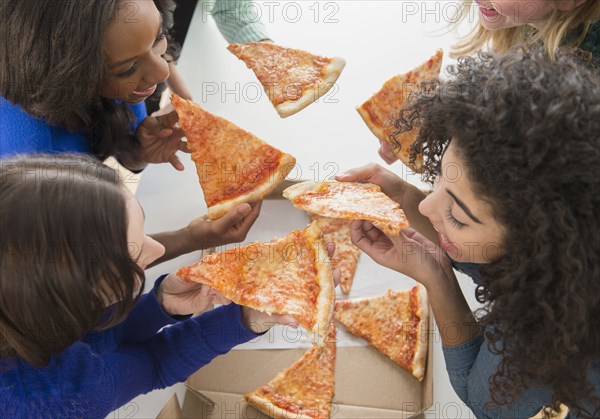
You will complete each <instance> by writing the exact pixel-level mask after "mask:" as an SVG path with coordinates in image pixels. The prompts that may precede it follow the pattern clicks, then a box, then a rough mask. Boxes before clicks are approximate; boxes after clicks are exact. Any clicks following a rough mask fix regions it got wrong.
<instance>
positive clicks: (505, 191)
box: [398, 47, 600, 417]
mask: <svg viewBox="0 0 600 419" xmlns="http://www.w3.org/2000/svg"><path fill="white" fill-rule="evenodd" d="M447 72H448V75H449V76H450V77H449V78H448V80H444V81H441V82H439V83H440V84H439V89H437V90H436V91H431V92H425V91H424V92H421V93H419V94H416V95H415V96H413V98H412V99H411V101H410V104H409V105H408V107H407V108H406V109H404V110H403V111H402V113H401V118H400V120H399V121H398V127H399V128H400V129H401V130H402V131H404V130H409V129H411V128H412V127H413V126H419V127H420V131H419V135H418V138H417V141H416V143H415V146H414V148H413V151H412V153H411V154H412V156H411V158H412V159H413V161H414V158H415V153H416V151H418V150H422V152H423V154H424V168H425V172H424V173H425V179H426V180H428V181H433V180H434V179H435V177H436V176H437V175H438V174H439V173H440V171H441V167H440V164H441V159H442V155H443V153H444V151H445V150H446V147H447V146H448V144H449V143H450V141H452V143H453V144H455V146H456V150H457V153H458V154H459V155H460V156H461V157H462V158H463V159H464V162H465V167H468V168H469V170H468V173H465V175H468V176H469V179H470V181H471V184H472V185H473V188H474V192H475V193H476V194H477V195H478V196H479V197H480V198H481V199H484V200H486V201H487V202H489V203H490V204H491V205H492V208H493V211H494V214H493V215H494V217H495V219H496V220H497V222H498V223H499V224H500V225H502V226H503V228H504V231H505V234H504V237H503V243H502V255H501V256H500V257H499V258H498V259H497V260H496V261H494V262H492V263H489V264H486V265H483V266H482V268H481V269H480V274H481V282H480V285H479V286H478V287H477V298H478V300H479V301H480V302H481V303H484V310H483V312H482V313H481V314H482V316H481V318H480V322H481V324H482V325H483V326H485V330H486V337H487V339H488V342H489V345H490V346H489V347H490V351H491V352H492V353H495V354H498V355H499V356H500V357H501V361H500V364H499V367H498V370H497V371H496V372H495V373H494V374H493V375H492V376H491V377H490V379H489V383H490V393H491V400H492V401H493V402H494V403H495V404H498V405H500V404H508V405H510V404H512V403H513V401H514V400H515V399H516V398H517V397H519V396H520V395H521V393H522V392H523V390H524V389H525V388H526V387H527V386H528V385H531V384H532V383H533V384H535V385H544V386H547V387H549V388H550V389H551V390H552V391H553V402H554V406H553V407H554V408H555V409H556V410H557V407H558V403H559V402H562V403H564V404H566V405H567V406H569V408H571V409H573V410H574V411H575V413H576V414H579V415H581V416H585V417H598V415H599V414H600V400H599V399H598V397H597V394H598V387H597V386H598V383H591V382H590V381H589V379H586V377H587V376H588V374H587V373H588V369H589V368H591V366H592V365H593V362H594V360H597V359H598V357H599V356H600V328H599V327H598V324H600V259H599V258H598V255H599V254H600V102H599V98H600V75H598V74H597V72H596V71H595V70H594V69H592V68H588V65H587V63H584V62H581V61H579V60H578V59H577V58H576V57H573V56H571V55H569V54H567V53H566V52H565V51H563V50H560V49H559V50H558V51H557V53H556V60H555V61H550V60H549V59H548V58H547V56H546V54H545V51H543V49H542V48H540V47H537V48H533V49H531V50H527V49H525V48H519V49H518V50H514V51H509V52H507V53H503V54H502V53H494V54H485V53H481V54H480V55H479V57H477V58H470V57H463V58H460V59H459V60H458V64H457V65H455V66H450V67H449V68H448V70H447ZM594 386H596V387H595V388H594Z"/></svg>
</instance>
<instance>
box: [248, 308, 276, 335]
mask: <svg viewBox="0 0 600 419" xmlns="http://www.w3.org/2000/svg"><path fill="white" fill-rule="evenodd" d="M256 313H258V312H257V311H256V310H254V309H252V308H249V307H242V310H241V318H240V320H241V323H242V325H243V326H244V327H245V328H246V329H248V330H250V331H251V332H252V333H255V334H257V335H259V334H262V333H265V332H266V331H268V330H269V329H270V328H271V327H272V326H273V325H275V322H270V321H265V320H263V321H260V320H259V319H257V318H255V316H254V314H256Z"/></svg>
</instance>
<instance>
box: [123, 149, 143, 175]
mask: <svg viewBox="0 0 600 419" xmlns="http://www.w3.org/2000/svg"><path fill="white" fill-rule="evenodd" d="M115 157H116V159H117V161H118V162H119V164H120V165H121V166H123V167H124V168H126V169H127V170H129V171H131V172H133V173H139V172H141V171H142V170H144V169H145V168H146V166H148V163H147V162H145V161H144V160H143V159H142V158H141V157H140V153H139V151H138V150H137V148H136V149H135V150H130V151H124V152H120V153H119V155H118V156H115Z"/></svg>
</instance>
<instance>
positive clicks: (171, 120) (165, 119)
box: [156, 110, 179, 128]
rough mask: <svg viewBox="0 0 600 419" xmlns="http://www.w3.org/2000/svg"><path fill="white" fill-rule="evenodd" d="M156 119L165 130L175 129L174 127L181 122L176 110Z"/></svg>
mask: <svg viewBox="0 0 600 419" xmlns="http://www.w3.org/2000/svg"><path fill="white" fill-rule="evenodd" d="M156 119H157V120H158V122H159V123H160V125H162V126H163V127H165V128H173V126H174V125H175V124H176V123H177V122H178V121H179V115H177V112H176V111H175V110H173V111H171V112H169V113H168V114H165V115H158V116H156Z"/></svg>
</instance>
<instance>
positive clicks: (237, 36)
mask: <svg viewBox="0 0 600 419" xmlns="http://www.w3.org/2000/svg"><path fill="white" fill-rule="evenodd" d="M203 6H204V5H203ZM202 12H203V16H202V18H203V19H204V13H205V10H204V9H203V10H202ZM265 12H266V13H268V12H267V11H266V10H263V9H262V8H261V6H260V5H258V4H255V3H254V2H253V1H252V0H216V1H215V3H214V6H213V8H212V9H210V10H209V13H210V14H212V16H213V18H214V19H215V22H216V24H217V27H218V28H219V31H220V32H221V35H223V38H225V39H226V40H227V42H229V43H230V44H234V43H235V44H244V43H247V42H256V41H261V40H264V39H269V34H268V33H267V30H266V29H265V26H264V25H263V24H262V22H261V17H262V14H263V13H265Z"/></svg>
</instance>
